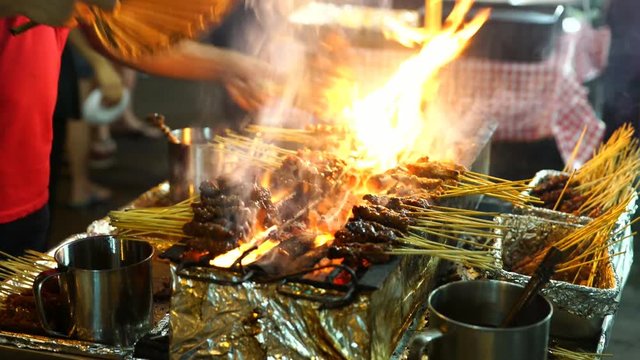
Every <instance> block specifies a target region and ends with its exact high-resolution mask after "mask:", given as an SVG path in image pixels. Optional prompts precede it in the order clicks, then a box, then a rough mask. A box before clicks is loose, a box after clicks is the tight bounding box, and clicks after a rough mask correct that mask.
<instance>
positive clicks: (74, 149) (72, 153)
mask: <svg viewBox="0 0 640 360" xmlns="http://www.w3.org/2000/svg"><path fill="white" fill-rule="evenodd" d="M79 87H80V96H81V98H82V99H84V98H85V97H86V95H87V94H88V93H89V90H90V89H91V81H90V80H86V79H81V80H80V81H79ZM90 145H91V134H90V129H89V124H87V123H86V122H85V121H82V120H77V121H69V124H68V134H67V149H68V151H67V152H68V157H69V172H70V175H71V194H70V199H69V203H70V205H72V206H86V205H91V204H92V203H94V202H96V201H98V202H100V201H105V200H107V199H108V198H109V197H111V192H110V191H109V190H108V189H105V188H103V187H101V186H98V185H96V184H94V183H92V182H91V180H89V169H88V161H89V149H90Z"/></svg>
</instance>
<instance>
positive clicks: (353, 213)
mask: <svg viewBox="0 0 640 360" xmlns="http://www.w3.org/2000/svg"><path fill="white" fill-rule="evenodd" d="M252 131H254V132H255V133H256V134H254V135H260V136H262V137H260V138H258V136H254V137H252V138H250V137H245V136H242V135H238V134H233V133H229V134H227V135H226V136H221V137H218V138H216V146H219V147H220V148H222V149H224V151H226V152H227V153H226V155H228V156H227V157H228V158H233V157H237V158H241V159H243V161H244V162H245V163H248V164H252V165H258V166H255V167H256V168H259V169H260V171H253V172H252V173H251V174H252V176H253V178H254V180H250V181H248V182H250V183H251V182H253V183H254V185H253V186H258V187H259V186H260V185H264V186H265V187H266V188H263V190H267V189H268V190H270V191H271V193H273V195H271V194H270V195H271V199H270V200H272V202H273V206H274V208H276V209H277V215H275V216H272V218H274V219H276V221H275V222H273V223H269V224H265V223H262V222H261V221H256V222H254V223H252V224H250V225H249V226H248V229H250V230H249V231H244V232H243V233H242V236H240V237H239V238H236V239H234V240H233V242H232V243H233V245H234V246H241V245H242V244H243V243H246V242H247V241H249V240H250V239H252V238H253V237H255V236H256V235H257V234H258V233H260V232H261V231H264V229H267V228H269V227H271V226H274V225H275V226H276V227H277V228H278V229H279V231H276V233H278V232H280V233H282V232H287V231H290V230H291V229H292V227H293V228H296V226H298V225H300V224H303V225H302V226H303V227H304V228H305V229H306V230H307V231H314V232H318V231H320V232H321V233H325V234H326V233H330V234H331V236H332V237H334V240H333V246H332V247H331V251H330V254H329V255H330V256H329V255H327V256H329V257H331V258H336V257H337V258H342V259H344V260H345V261H351V262H353V263H359V262H360V261H359V260H362V259H365V260H367V261H368V262H369V263H375V262H377V261H382V262H384V261H388V259H389V258H390V256H392V255H397V256H403V255H414V254H424V255H430V256H436V257H441V258H445V259H448V260H452V261H456V262H461V263H464V264H467V265H469V266H473V267H477V268H482V269H487V268H495V266H496V262H495V257H494V256H493V251H494V250H495V249H493V247H492V241H491V240H492V239H493V238H495V231H496V229H497V228H499V225H496V224H495V223H493V222H491V221H489V220H485V219H482V217H485V218H486V217H489V218H490V217H491V216H493V215H496V214H486V213H481V212H477V211H471V210H463V209H456V208H451V207H445V206H442V205H438V203H439V202H440V201H441V200H442V199H453V198H458V197H464V196H468V195H476V194H484V195H489V196H495V197H498V198H500V199H503V200H506V201H510V202H513V203H515V204H521V205H524V204H526V203H529V202H531V201H536V199H535V198H532V197H530V196H527V195H525V194H523V191H524V190H526V189H527V185H526V182H525V181H506V180H502V179H498V178H494V177H490V176H487V175H483V174H478V173H474V172H471V171H468V170H466V169H465V168H464V167H462V166H459V165H456V164H453V163H443V162H436V161H430V160H429V159H427V158H423V159H419V160H418V161H416V162H415V163H412V164H406V165H404V166H399V167H398V168H396V169H392V170H389V171H387V172H385V173H382V174H374V173H371V172H366V171H362V170H360V169H355V168H353V167H351V166H349V161H345V160H343V159H340V158H337V157H336V154H334V153H331V152H330V151H321V150H309V149H303V150H298V151H296V152H294V151H291V150H286V149H283V148H280V147H278V146H276V145H274V144H272V143H270V142H269V141H268V140H269V139H268V137H269V136H272V137H276V138H278V139H280V140H282V139H283V138H284V137H285V136H289V135H288V134H289V132H288V131H285V130H278V129H271V128H264V127H254V128H252ZM318 131H320V132H322V131H326V129H324V128H310V129H305V130H298V131H296V134H295V136H291V137H289V138H287V140H289V141H295V138H296V137H297V136H300V135H303V136H302V137H301V138H302V139H304V138H307V137H306V136H307V135H308V136H312V135H313V134H316V132H318ZM305 134H307V135H305ZM316 135H317V134H316ZM225 181H226V180H225ZM225 181H223V183H224V182H225ZM241 181H244V182H247V181H246V180H244V179H242V180H241ZM213 183H214V186H218V184H215V183H219V180H217V181H214V182H213ZM207 186H210V185H206V184H205V187H207ZM362 189H367V191H366V192H364V193H363V192H362ZM215 191H221V197H219V199H224V201H227V199H232V198H238V199H240V200H242V201H240V202H238V201H236V200H233V201H234V204H236V205H234V206H235V207H234V208H235V209H236V210H237V211H240V212H242V213H255V211H256V209H257V208H255V209H254V208H252V206H251V203H252V200H251V199H247V198H246V196H244V197H243V196H241V195H239V194H232V193H225V190H224V189H223V188H222V187H220V186H218V188H217V189H215ZM209 193H211V191H204V192H202V193H201V197H200V198H194V199H189V200H187V201H184V202H182V203H179V204H177V205H174V206H171V207H166V208H156V209H138V210H132V211H114V212H111V213H110V218H111V223H112V225H113V226H115V227H116V228H117V229H118V233H119V234H120V235H122V236H126V237H133V238H144V239H153V240H155V241H173V242H176V241H187V242H188V243H191V244H197V243H198V242H200V243H207V242H208V243H209V244H211V243H212V239H213V238H219V236H213V234H214V233H215V234H221V233H225V234H227V235H231V234H234V233H237V232H234V231H233V229H234V228H235V225H233V221H237V218H238V216H236V215H233V216H227V215H228V214H227V215H225V216H223V217H221V218H220V217H214V216H213V215H211V216H209V214H213V213H222V212H224V210H222V209H210V210H207V211H208V212H207V214H206V215H205V214H203V212H202V211H201V210H200V209H201V208H203V204H210V205H212V202H216V201H217V202H220V201H222V200H212V199H211V198H209V197H208V196H209V195H208V194H209ZM245 195H246V194H245ZM224 201H223V202H224ZM238 204H242V206H243V207H244V208H242V206H241V207H238V206H237V205H238ZM347 219H349V220H348V221H347ZM194 224H196V225H194ZM298 228H299V226H298ZM194 229H200V230H201V231H200V230H198V231H197V232H195V233H194ZM216 229H218V230H216ZM296 229H297V228H296ZM295 231H297V230H295ZM203 237H207V240H206V241H204V242H201V241H194V240H198V239H202V238H203ZM225 237H227V236H226V235H225ZM478 238H481V239H483V240H480V241H478V240H477V239H478ZM472 239H476V240H472ZM253 245H259V244H253ZM205 248H209V249H210V250H215V249H220V248H223V249H226V250H229V249H230V248H229V247H228V246H225V247H219V246H215V247H214V246H205ZM214 248H215V249H214ZM214 252H215V251H214ZM215 255H219V253H216V254H215ZM381 259H382V260H381Z"/></svg>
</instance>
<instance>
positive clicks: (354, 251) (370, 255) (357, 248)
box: [327, 243, 391, 266]
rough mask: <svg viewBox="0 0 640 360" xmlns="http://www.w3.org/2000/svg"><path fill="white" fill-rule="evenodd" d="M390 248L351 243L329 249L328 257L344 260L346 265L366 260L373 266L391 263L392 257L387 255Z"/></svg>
mask: <svg viewBox="0 0 640 360" xmlns="http://www.w3.org/2000/svg"><path fill="white" fill-rule="evenodd" d="M387 250H388V247H387V246H385V245H384V244H369V243H364V244H360V243H350V244H345V245H340V246H335V245H334V246H331V247H329V251H328V254H327V255H328V257H329V258H330V259H340V258H344V259H345V262H346V265H351V266H352V265H354V264H359V263H360V261H359V260H360V259H366V260H367V261H369V262H371V263H373V264H383V263H386V262H389V260H390V259H391V255H389V254H387V253H386V251H387Z"/></svg>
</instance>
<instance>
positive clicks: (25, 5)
mask: <svg viewBox="0 0 640 360" xmlns="http://www.w3.org/2000/svg"><path fill="white" fill-rule="evenodd" d="M77 2H78V1H76V0H15V4H16V5H15V6H16V7H17V13H19V14H22V15H24V16H26V17H28V18H29V19H31V20H32V21H35V22H37V23H39V24H45V25H51V26H62V25H64V24H65V23H67V22H68V21H69V19H71V17H72V16H73V11H74V9H75V5H76V3H77ZM81 2H82V3H85V4H87V5H94V6H98V7H100V8H102V9H105V10H112V9H113V8H114V7H115V5H116V2H117V0H84V1H81Z"/></svg>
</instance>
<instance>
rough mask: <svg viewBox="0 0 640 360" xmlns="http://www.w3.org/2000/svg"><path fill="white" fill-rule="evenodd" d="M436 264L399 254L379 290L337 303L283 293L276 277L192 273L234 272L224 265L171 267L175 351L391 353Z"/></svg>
mask: <svg viewBox="0 0 640 360" xmlns="http://www.w3.org/2000/svg"><path fill="white" fill-rule="evenodd" d="M438 263H439V261H438V260H437V259H435V258H429V257H425V256H407V257H402V258H400V259H399V261H398V262H397V266H395V267H394V268H393V269H391V270H390V272H389V273H388V275H387V276H386V278H385V279H384V281H383V282H382V283H381V285H380V287H379V288H378V289H377V290H372V291H366V292H365V291H361V292H360V293H359V294H358V296H357V298H356V299H355V301H354V302H352V303H350V304H348V305H346V306H344V307H342V308H338V309H321V308H320V307H319V306H318V303H315V302H312V301H308V300H300V299H295V298H292V297H289V296H287V295H284V294H282V293H280V292H278V290H277V289H278V285H277V284H258V283H254V282H245V283H242V284H240V285H237V286H230V285H219V284H214V283H211V282H209V281H207V280H200V279H199V280H195V279H192V278H189V276H199V277H204V278H205V279H207V278H211V277H217V278H220V277H223V278H224V277H229V276H230V275H229V273H226V272H224V271H221V270H214V269H190V270H189V271H182V272H179V273H178V272H176V271H175V269H173V271H172V273H173V276H174V277H173V286H174V289H173V291H174V292H173V297H172V300H171V330H172V332H171V333H172V337H171V358H172V359H186V358H213V359H265V358H269V359H388V358H390V356H391V355H392V353H393V351H394V350H395V345H396V344H397V343H398V342H399V340H400V338H401V337H402V335H403V333H404V330H405V329H406V328H407V327H409V325H410V324H411V320H412V318H413V316H414V314H415V313H416V312H418V309H419V308H420V304H422V303H424V302H425V300H426V297H427V294H428V293H429V291H430V290H431V289H432V288H433V286H434V281H435V273H436V268H437V265H438ZM297 291H299V292H302V293H317V292H318V291H321V290H320V289H318V288H314V287H311V286H307V285H300V286H299V287H298V288H297Z"/></svg>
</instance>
